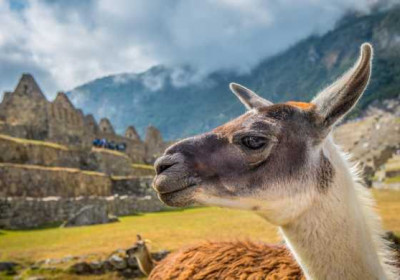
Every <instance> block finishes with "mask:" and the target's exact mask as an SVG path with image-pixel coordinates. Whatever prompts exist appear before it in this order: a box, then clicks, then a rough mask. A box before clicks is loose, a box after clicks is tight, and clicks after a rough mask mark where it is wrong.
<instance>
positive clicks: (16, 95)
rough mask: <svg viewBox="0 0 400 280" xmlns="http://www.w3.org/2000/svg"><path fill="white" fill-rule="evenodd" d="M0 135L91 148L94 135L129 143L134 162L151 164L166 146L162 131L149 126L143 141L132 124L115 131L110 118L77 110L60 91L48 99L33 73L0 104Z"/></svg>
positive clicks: (7, 94)
mask: <svg viewBox="0 0 400 280" xmlns="http://www.w3.org/2000/svg"><path fill="white" fill-rule="evenodd" d="M0 134H6V135H10V136H13V137H18V138H24V139H32V140H41V141H48V142H54V143H59V144H63V145H67V146H70V147H75V148H91V145H92V141H93V139H95V138H100V139H101V138H106V139H108V140H110V141H115V142H118V143H120V142H123V143H126V144H127V150H126V154H127V155H128V156H129V157H130V158H131V159H132V161H134V162H145V163H152V161H153V160H154V158H155V156H157V155H158V154H159V153H161V152H162V151H163V150H164V149H165V146H166V143H165V142H164V141H163V139H162V136H161V133H160V132H159V131H158V130H157V129H156V128H155V127H152V126H150V127H149V128H148V129H147V132H146V137H145V141H142V140H141V139H140V137H139V135H138V134H137V132H136V130H135V128H134V127H133V126H129V127H128V129H127V130H126V133H125V135H118V134H116V133H115V131H114V128H113V126H112V124H111V122H110V121H109V120H108V119H107V118H103V119H101V120H100V122H99V124H97V123H96V121H95V119H94V118H93V116H92V115H84V114H83V112H82V110H80V109H76V108H75V107H74V105H73V104H72V103H71V101H70V100H69V99H68V97H67V95H66V94H65V93H63V92H59V93H58V94H57V97H56V98H55V99H54V101H52V102H51V101H48V100H47V99H46V97H45V96H44V94H43V93H42V91H41V89H40V87H39V86H38V84H37V83H36V81H35V80H34V78H33V77H32V75H30V74H23V75H22V77H21V79H20V81H19V83H18V85H17V87H16V88H15V90H14V91H13V92H6V93H5V94H4V97H3V101H2V102H1V104H0Z"/></svg>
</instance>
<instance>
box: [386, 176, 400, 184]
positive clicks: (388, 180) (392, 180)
mask: <svg viewBox="0 0 400 280" xmlns="http://www.w3.org/2000/svg"><path fill="white" fill-rule="evenodd" d="M385 183H386V184H393V183H400V176H396V177H391V178H386V179H385Z"/></svg>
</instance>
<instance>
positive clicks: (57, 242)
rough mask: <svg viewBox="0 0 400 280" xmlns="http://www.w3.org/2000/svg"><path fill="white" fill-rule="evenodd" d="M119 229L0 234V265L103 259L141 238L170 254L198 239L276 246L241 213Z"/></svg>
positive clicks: (136, 219) (269, 232)
mask: <svg viewBox="0 0 400 280" xmlns="http://www.w3.org/2000/svg"><path fill="white" fill-rule="evenodd" d="M120 220H121V222H120V223H113V224H106V225H95V226H87V227H76V228H52V229H41V230H23V231H5V230H4V231H0V248H1V250H0V260H15V261H23V262H27V261H28V262H30V261H37V260H43V259H46V258H62V257H65V256H68V255H85V254H89V253H96V254H100V255H107V254H109V253H110V252H112V251H114V250H116V249H118V248H128V246H130V245H131V244H132V243H133V242H134V241H135V238H136V233H140V234H142V235H143V236H144V237H145V238H147V239H149V240H151V241H152V249H153V250H160V249H169V250H174V249H177V248H179V247H181V246H184V245H187V244H190V243H194V242H197V241H200V240H204V239H226V238H247V237H249V238H254V239H261V240H264V241H267V242H277V241H278V237H277V235H276V229H275V228H274V227H272V226H271V225H269V224H268V223H266V222H264V221H263V220H262V219H261V218H260V217H258V216H257V215H255V214H253V213H251V212H245V211H238V210H229V209H221V208H195V209H187V210H182V211H170V212H160V213H149V214H143V215H138V216H128V217H122V218H120Z"/></svg>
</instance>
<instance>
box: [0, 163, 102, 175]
mask: <svg viewBox="0 0 400 280" xmlns="http://www.w3.org/2000/svg"><path fill="white" fill-rule="evenodd" d="M0 167H16V168H21V169H33V170H45V171H64V172H70V173H82V174H86V175H91V176H107V175H106V174H105V173H101V172H97V171H88V170H82V169H77V168H70V167H59V166H42V165H33V164H18V163H7V162H0Z"/></svg>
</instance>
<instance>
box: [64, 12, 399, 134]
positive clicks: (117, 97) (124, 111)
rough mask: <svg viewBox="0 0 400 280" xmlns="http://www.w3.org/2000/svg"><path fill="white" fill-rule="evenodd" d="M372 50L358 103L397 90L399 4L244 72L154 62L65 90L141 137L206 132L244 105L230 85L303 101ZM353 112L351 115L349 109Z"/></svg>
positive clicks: (359, 17) (80, 103)
mask: <svg viewBox="0 0 400 280" xmlns="http://www.w3.org/2000/svg"><path fill="white" fill-rule="evenodd" d="M363 42H371V43H372V44H373V46H374V48H375V57H374V67H373V75H372V80H371V83H370V85H369V88H368V90H367V92H366V93H365V95H364V97H363V98H362V100H361V102H360V106H359V107H358V110H362V109H363V108H365V107H366V106H367V105H368V104H369V103H371V102H372V101H374V100H383V99H387V98H396V97H397V96H398V95H399V94H400V7H399V6H397V7H394V8H392V9H390V10H386V11H379V12H374V13H372V14H369V15H364V16H362V15H356V14H353V15H347V16H346V18H345V20H342V21H340V22H339V23H338V24H337V25H336V27H335V28H334V29H333V30H331V31H329V32H328V33H326V34H324V35H322V36H311V37H309V38H307V39H305V40H302V41H300V42H299V43H297V44H295V45H293V46H292V47H291V48H289V49H287V50H286V51H284V52H282V53H280V54H278V55H276V56H273V57H270V58H268V59H265V60H263V61H262V62H261V63H260V64H259V65H258V66H256V67H255V68H254V69H252V71H250V73H247V74H237V73H234V72H229V71H217V72H214V73H211V74H209V75H208V76H206V77H199V76H197V75H196V72H195V71H193V70H191V69H190V68H189V67H182V68H168V67H165V66H157V67H153V68H151V69H150V70H148V71H146V72H143V73H140V74H129V73H126V74H118V75H113V76H108V77H104V78H100V79H97V80H94V81H92V82H89V83H86V84H84V85H82V86H79V87H77V88H75V89H74V90H72V91H71V92H69V93H68V95H69V96H70V97H71V100H72V101H73V102H74V103H75V105H76V106H78V107H81V108H84V110H85V112H87V113H89V112H90V113H93V114H94V115H95V116H96V117H103V116H106V117H108V118H110V119H111V120H112V121H113V123H115V124H117V125H116V128H117V130H121V128H124V127H126V126H127V125H129V124H132V123H133V124H134V125H135V126H136V127H137V129H138V131H139V133H141V134H143V131H144V129H145V127H147V126H148V125H149V124H151V125H154V126H156V127H158V128H159V129H160V130H161V132H162V133H163V135H165V137H166V138H167V139H177V138H182V137H185V136H188V135H192V134H196V133H199V132H204V131H207V130H209V129H211V128H213V127H215V126H217V125H220V124H222V123H224V122H226V121H227V120H229V119H231V118H234V117H235V116H238V115H239V114H241V113H242V112H243V111H244V110H243V107H242V106H241V105H240V104H239V102H238V101H237V100H236V99H235V98H234V97H233V96H232V94H230V93H229V89H228V84H229V82H232V81H235V82H238V83H242V84H244V85H246V86H247V87H249V88H251V89H253V90H255V91H256V92H258V93H259V94H260V95H262V96H264V97H266V98H268V99H270V100H272V101H274V102H279V101H285V100H303V101H308V100H310V99H311V98H312V96H313V95H314V94H315V93H317V92H318V91H319V90H321V89H322V88H323V87H324V86H325V85H327V84H328V83H329V82H332V81H333V80H334V79H336V78H337V77H338V76H339V75H341V74H342V73H343V72H344V71H346V69H347V68H349V67H350V66H351V65H352V64H353V63H354V62H355V60H356V58H357V56H358V51H359V46H360V45H361V44H362V43H363ZM356 113H357V111H356V112H355V114H356Z"/></svg>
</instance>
